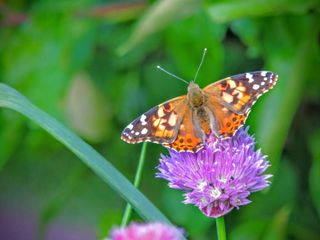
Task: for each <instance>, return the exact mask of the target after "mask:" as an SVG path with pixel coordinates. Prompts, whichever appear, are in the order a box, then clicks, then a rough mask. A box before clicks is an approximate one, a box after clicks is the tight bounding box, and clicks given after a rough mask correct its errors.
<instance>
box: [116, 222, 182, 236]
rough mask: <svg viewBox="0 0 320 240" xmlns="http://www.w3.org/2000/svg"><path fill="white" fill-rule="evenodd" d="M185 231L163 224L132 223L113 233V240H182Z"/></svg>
mask: <svg viewBox="0 0 320 240" xmlns="http://www.w3.org/2000/svg"><path fill="white" fill-rule="evenodd" d="M182 238H183V231H182V230H181V229H178V228H175V227H174V226H170V225H165V224H163V223H145V224H142V223H141V224H139V223H131V224H130V225H129V226H128V227H126V228H115V229H113V230H112V231H111V235H110V239H111V240H151V239H152V240H181V239H182Z"/></svg>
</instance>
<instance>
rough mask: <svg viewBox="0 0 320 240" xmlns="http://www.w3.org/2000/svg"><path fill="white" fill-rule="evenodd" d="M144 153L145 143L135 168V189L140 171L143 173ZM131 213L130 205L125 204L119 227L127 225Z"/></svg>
mask: <svg viewBox="0 0 320 240" xmlns="http://www.w3.org/2000/svg"><path fill="white" fill-rule="evenodd" d="M146 152H147V143H146V142H144V143H143V144H142V148H141V152H140V157H139V163H138V168H137V171H136V175H135V178H134V182H133V185H134V186H135V187H136V188H138V187H139V186H140V182H141V177H142V171H143V167H144V162H145V158H146ZM131 213H132V206H131V204H129V203H127V206H126V209H125V211H124V214H123V217H122V221H121V227H125V226H127V225H128V222H129V220H130V217H131Z"/></svg>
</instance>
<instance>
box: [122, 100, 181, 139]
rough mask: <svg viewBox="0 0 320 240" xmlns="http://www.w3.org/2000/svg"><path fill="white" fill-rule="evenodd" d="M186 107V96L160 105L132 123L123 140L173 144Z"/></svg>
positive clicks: (124, 131)
mask: <svg viewBox="0 0 320 240" xmlns="http://www.w3.org/2000/svg"><path fill="white" fill-rule="evenodd" d="M186 107H187V105H186V96H180V97H177V98H174V99H171V100H169V101H167V102H165V103H163V104H160V105H158V106H156V107H154V108H152V109H150V110H149V111H148V112H146V113H145V114H142V115H141V116H140V117H138V118H137V119H135V120H134V121H133V122H132V123H130V124H129V125H128V126H127V127H126V128H125V129H124V130H123V132H122V134H121V139H122V140H123V141H125V142H127V143H139V142H144V141H146V142H154V143H171V142H173V141H174V140H175V139H176V137H177V134H178V131H179V126H180V123H181V121H182V118H183V116H184V111H185V108H186Z"/></svg>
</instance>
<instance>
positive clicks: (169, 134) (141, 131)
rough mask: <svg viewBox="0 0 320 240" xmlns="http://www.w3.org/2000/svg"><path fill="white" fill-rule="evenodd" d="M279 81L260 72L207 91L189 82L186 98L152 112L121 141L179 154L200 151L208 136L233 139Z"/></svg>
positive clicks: (126, 131) (230, 79)
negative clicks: (154, 145) (146, 143)
mask: <svg viewBox="0 0 320 240" xmlns="http://www.w3.org/2000/svg"><path fill="white" fill-rule="evenodd" d="M277 78H278V76H277V75H276V74H274V73H272V72H268V71H258V72H251V73H243V74H239V75H235V76H232V77H228V78H225V79H223V80H220V81H218V82H214V83H212V84H210V85H208V86H207V87H205V88H204V89H201V88H200V87H199V86H198V85H197V84H196V83H194V82H190V83H189V85H188V93H187V95H185V96H180V97H177V98H174V99H171V100H169V101H167V102H165V103H163V104H160V105H158V106H156V107H154V108H152V109H150V110H149V111H148V112H146V113H145V114H143V115H141V116H140V117H139V118H137V119H135V120H134V121H133V122H132V123H130V124H129V125H128V126H127V127H126V128H125V129H124V130H123V132H122V135H121V138H122V140H124V141H126V142H128V143H138V142H143V141H149V142H154V143H160V144H162V145H164V146H165V147H169V148H172V149H174V150H176V151H191V152H197V151H198V150H200V149H201V148H202V147H203V144H204V142H205V141H206V137H207V135H209V134H213V135H215V136H216V137H217V138H220V139H223V138H228V137H232V136H233V135H234V134H235V132H236V131H237V130H238V129H239V128H240V127H241V126H242V125H243V124H244V122H245V120H246V119H247V116H248V114H249V112H250V110H251V107H252V106H253V104H254V103H255V101H256V100H257V99H258V98H259V97H260V96H261V95H262V94H263V93H265V92H267V91H268V90H269V89H271V88H272V87H273V86H274V85H275V83H276V81H277Z"/></svg>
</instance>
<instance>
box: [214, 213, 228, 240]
mask: <svg viewBox="0 0 320 240" xmlns="http://www.w3.org/2000/svg"><path fill="white" fill-rule="evenodd" d="M216 225H217V234H218V240H226V239H227V236H226V226H225V224H224V218H223V217H218V218H217V219H216Z"/></svg>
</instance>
